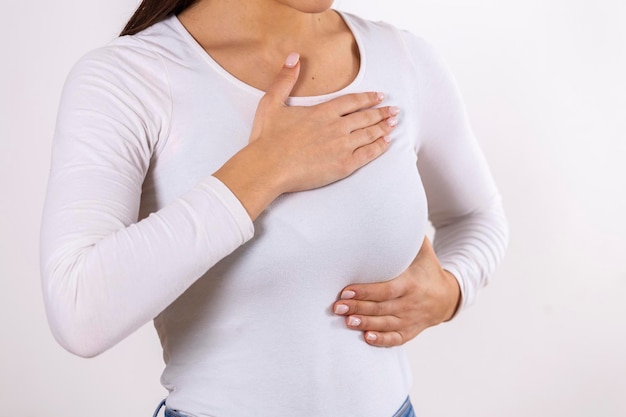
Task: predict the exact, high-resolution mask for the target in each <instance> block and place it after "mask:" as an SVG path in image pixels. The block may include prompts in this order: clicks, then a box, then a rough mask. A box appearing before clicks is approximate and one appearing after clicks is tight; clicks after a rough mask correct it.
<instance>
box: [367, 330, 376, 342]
mask: <svg viewBox="0 0 626 417" xmlns="http://www.w3.org/2000/svg"><path fill="white" fill-rule="evenodd" d="M365 338H366V339H367V340H369V341H371V342H373V341H374V340H376V339H378V336H376V335H375V334H374V333H370V332H367V334H366V335H365Z"/></svg>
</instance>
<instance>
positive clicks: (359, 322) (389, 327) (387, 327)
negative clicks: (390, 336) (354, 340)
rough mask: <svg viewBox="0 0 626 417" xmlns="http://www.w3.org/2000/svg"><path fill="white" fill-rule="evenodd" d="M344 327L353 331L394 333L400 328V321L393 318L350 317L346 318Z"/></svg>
mask: <svg viewBox="0 0 626 417" xmlns="http://www.w3.org/2000/svg"><path fill="white" fill-rule="evenodd" d="M346 326H348V328H350V329H353V330H362V331H373V332H394V331H397V330H398V329H401V328H402V321H401V319H399V318H398V317H395V316H358V315H352V316H348V317H346Z"/></svg>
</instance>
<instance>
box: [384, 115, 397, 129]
mask: <svg viewBox="0 0 626 417" xmlns="http://www.w3.org/2000/svg"><path fill="white" fill-rule="evenodd" d="M387 124H388V125H389V127H396V126H397V125H398V118H397V117H395V116H393V117H390V118H389V119H387Z"/></svg>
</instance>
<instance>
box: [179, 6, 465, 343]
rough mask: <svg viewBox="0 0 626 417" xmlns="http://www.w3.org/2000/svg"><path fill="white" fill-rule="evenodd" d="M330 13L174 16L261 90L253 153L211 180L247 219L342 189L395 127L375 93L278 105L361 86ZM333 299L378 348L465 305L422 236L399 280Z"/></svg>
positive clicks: (393, 115)
mask: <svg viewBox="0 0 626 417" xmlns="http://www.w3.org/2000/svg"><path fill="white" fill-rule="evenodd" d="M331 6H332V1H331V0H200V1H198V2H197V3H196V4H194V5H193V6H192V7H190V8H188V9H186V10H185V11H184V12H183V13H181V14H180V15H179V19H180V21H181V23H182V24H183V25H184V26H185V27H186V28H187V30H188V31H189V33H191V35H192V36H193V37H194V38H195V39H196V40H197V41H198V43H199V44H200V45H201V46H202V47H203V48H204V49H205V50H206V51H207V53H209V54H210V55H211V56H212V57H213V59H215V60H216V61H217V62H218V63H219V64H220V65H221V66H222V67H223V68H224V69H226V70H227V71H228V72H229V73H231V74H232V75H234V76H235V77H237V78H238V79H240V80H242V81H244V82H246V83H247V84H249V85H251V86H253V87H256V88H258V89H259V90H262V91H265V95H264V96H263V98H262V99H261V100H260V102H259V106H258V108H257V111H256V114H255V118H254V123H253V128H252V132H251V134H250V140H249V144H248V146H246V147H244V148H243V149H242V150H241V151H239V152H238V153H237V154H235V155H234V156H233V157H232V158H231V159H230V160H228V161H227V162H226V163H225V164H224V165H223V166H222V167H221V168H220V169H219V170H217V171H216V172H215V173H214V176H215V177H217V178H218V179H220V180H221V181H222V182H223V183H224V184H225V185H226V186H227V187H229V189H230V190H231V191H232V192H233V193H234V194H235V196H237V198H238V199H239V200H240V201H241V203H242V205H243V206H244V207H245V208H246V210H247V211H248V214H249V215H250V217H251V218H252V220H254V219H256V218H257V217H258V216H259V214H260V213H261V212H263V210H265V208H266V207H267V206H268V205H269V204H270V203H271V202H272V201H273V200H274V199H276V198H277V197H278V196H280V195H281V194H283V193H286V192H295V191H302V190H309V189H314V188H317V187H321V186H323V185H327V184H330V183H332V182H335V181H338V180H341V179H343V178H345V177H347V176H348V175H350V174H351V173H353V172H354V171H356V170H357V169H359V168H360V167H362V166H364V165H366V164H367V163H369V162H371V161H372V160H374V159H376V158H377V157H379V156H380V155H382V154H383V153H384V152H385V151H386V150H387V149H388V147H389V141H390V140H391V138H392V136H393V129H394V127H395V126H396V124H397V123H398V113H399V111H400V109H398V108H396V107H394V106H381V104H382V102H383V101H384V94H383V93H381V92H364V93H358V94H349V95H345V96H341V97H338V98H336V99H333V100H330V101H328V102H326V103H322V104H319V105H316V106H310V107H296V106H294V107H291V106H286V105H285V101H286V100H287V98H288V97H289V96H311V95H321V94H326V93H330V92H333V91H338V90H340V89H342V88H343V87H345V86H346V85H348V84H349V83H350V82H351V81H352V80H353V79H354V78H355V77H356V74H357V72H358V70H359V66H360V57H359V53H358V48H357V47H356V41H355V39H354V37H353V36H352V33H351V32H350V30H349V29H348V27H347V26H346V25H345V23H344V22H343V20H342V19H341V18H340V17H339V15H338V14H337V13H335V12H334V11H333V10H331V9H330V7H331ZM294 51H297V53H298V54H296V53H294ZM337 56H341V57H345V59H341V60H338V59H335V57H337ZM387 278H388V277H381V279H382V280H386V279H387ZM340 294H341V295H340V299H339V300H337V301H335V303H334V304H333V306H332V307H333V311H334V312H335V314H338V315H340V316H345V317H346V326H347V327H348V329H352V330H355V331H361V332H363V337H364V340H365V342H367V343H369V344H370V345H373V346H380V347H386V346H396V345H401V344H403V343H406V342H407V341H409V340H411V339H413V338H414V337H415V336H417V335H418V334H419V333H420V332H422V331H423V330H424V329H426V328H428V327H431V326H435V325H437V324H440V323H442V322H444V321H447V320H450V319H451V318H452V317H453V316H454V314H455V312H456V309H457V306H458V305H459V303H460V298H461V292H460V288H459V285H458V282H457V280H456V278H455V277H454V276H453V275H452V274H451V273H450V272H448V271H445V270H444V269H442V267H441V265H440V263H439V260H438V259H437V256H436V255H435V252H434V250H433V248H432V246H431V244H430V241H429V240H428V239H427V238H425V239H424V241H423V244H422V247H421V249H420V251H419V253H418V254H417V256H416V257H415V259H414V260H413V262H412V263H411V265H410V266H409V267H408V268H407V270H406V271H404V272H403V273H402V274H400V275H399V276H397V277H395V278H393V279H391V280H388V281H385V282H381V283H375V284H355V285H349V286H347V287H345V288H344V289H343V290H341V291H340ZM329 301H331V300H329Z"/></svg>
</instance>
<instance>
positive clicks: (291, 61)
mask: <svg viewBox="0 0 626 417" xmlns="http://www.w3.org/2000/svg"><path fill="white" fill-rule="evenodd" d="M299 60H300V54H298V53H297V52H292V53H290V54H289V55H287V59H286V60H285V66H286V67H287V68H293V67H295V66H296V64H297V63H298V61H299Z"/></svg>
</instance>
